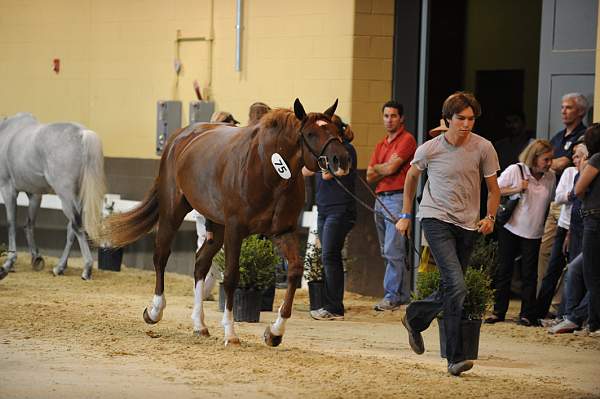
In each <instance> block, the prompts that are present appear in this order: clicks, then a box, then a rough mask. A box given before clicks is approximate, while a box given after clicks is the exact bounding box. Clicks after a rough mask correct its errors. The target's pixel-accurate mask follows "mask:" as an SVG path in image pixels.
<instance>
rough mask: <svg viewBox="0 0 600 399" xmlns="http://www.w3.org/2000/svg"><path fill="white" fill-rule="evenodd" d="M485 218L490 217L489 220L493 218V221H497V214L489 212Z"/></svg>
mask: <svg viewBox="0 0 600 399" xmlns="http://www.w3.org/2000/svg"><path fill="white" fill-rule="evenodd" d="M485 219H489V220H491V221H492V222H496V216H494V215H492V214H489V215H487V216H486V217H485Z"/></svg>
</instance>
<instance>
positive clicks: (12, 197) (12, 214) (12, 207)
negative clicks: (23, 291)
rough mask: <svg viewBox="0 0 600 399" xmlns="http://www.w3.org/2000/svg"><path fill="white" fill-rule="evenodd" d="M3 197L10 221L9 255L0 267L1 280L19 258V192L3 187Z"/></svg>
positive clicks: (7, 217) (7, 219)
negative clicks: (17, 229)
mask: <svg viewBox="0 0 600 399" xmlns="http://www.w3.org/2000/svg"><path fill="white" fill-rule="evenodd" d="M2 199H4V206H5V207H6V221H7V222H8V255H7V257H6V260H5V261H4V264H3V265H2V268H0V280H2V279H3V278H4V277H6V275H7V274H8V272H9V271H11V270H12V268H13V267H14V265H15V261H16V260H17V241H16V236H17V231H16V219H17V192H16V191H15V190H14V189H12V187H2Z"/></svg>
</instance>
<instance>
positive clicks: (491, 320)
mask: <svg viewBox="0 0 600 399" xmlns="http://www.w3.org/2000/svg"><path fill="white" fill-rule="evenodd" d="M502 321H504V317H500V316H496V315H491V316H490V317H488V318H487V319H485V320H484V321H483V322H484V323H485V324H496V323H500V322H502Z"/></svg>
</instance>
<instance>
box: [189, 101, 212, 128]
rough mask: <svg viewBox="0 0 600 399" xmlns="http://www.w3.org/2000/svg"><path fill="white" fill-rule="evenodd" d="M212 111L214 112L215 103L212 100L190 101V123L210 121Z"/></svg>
mask: <svg viewBox="0 0 600 399" xmlns="http://www.w3.org/2000/svg"><path fill="white" fill-rule="evenodd" d="M213 112H215V103H214V102H212V101H190V114H189V115H190V125H193V124H194V123H198V122H210V117H211V116H212V114H213Z"/></svg>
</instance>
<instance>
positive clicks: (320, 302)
mask: <svg viewBox="0 0 600 399" xmlns="http://www.w3.org/2000/svg"><path fill="white" fill-rule="evenodd" d="M308 298H309V300H310V310H317V309H321V308H322V307H323V306H325V282H324V281H309V282H308Z"/></svg>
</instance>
